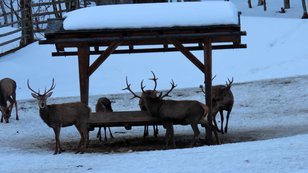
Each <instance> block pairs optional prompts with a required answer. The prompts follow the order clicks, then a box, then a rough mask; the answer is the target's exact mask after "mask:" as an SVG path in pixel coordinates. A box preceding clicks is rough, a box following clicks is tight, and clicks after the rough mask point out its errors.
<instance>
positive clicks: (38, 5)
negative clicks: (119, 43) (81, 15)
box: [0, 0, 84, 57]
mask: <svg viewBox="0 0 308 173" xmlns="http://www.w3.org/2000/svg"><path fill="white" fill-rule="evenodd" d="M7 1H9V2H10V3H9V4H5V2H6V0H1V3H2V4H1V3H0V7H1V8H0V57H1V56H3V55H5V54H7V53H10V52H12V51H15V50H16V49H19V48H21V47H23V46H26V45H27V44H29V43H31V42H33V41H35V40H39V39H40V38H42V36H43V33H44V31H45V29H46V26H47V20H48V19H51V18H62V17H63V15H64V13H66V12H68V11H71V10H74V9H76V8H80V5H79V4H80V1H82V2H84V0H38V1H36V2H32V1H31V0H20V1H19V0H18V1H17V0H7ZM12 2H15V4H12ZM18 2H20V4H19V3H18ZM3 3H4V4H3Z"/></svg>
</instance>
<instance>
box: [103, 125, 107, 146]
mask: <svg viewBox="0 0 308 173" xmlns="http://www.w3.org/2000/svg"><path fill="white" fill-rule="evenodd" d="M104 134H105V138H104V142H105V143H106V142H107V133H106V127H104Z"/></svg>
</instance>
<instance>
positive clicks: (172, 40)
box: [39, 1, 246, 140]
mask: <svg viewBox="0 0 308 173" xmlns="http://www.w3.org/2000/svg"><path fill="white" fill-rule="evenodd" d="M215 8H219V10H215ZM169 9H173V10H171V11H170V10H169ZM213 9H214V10H213ZM96 11H100V12H101V13H103V14H96V13H95V12H96ZM110 11H112V15H110V14H106V13H108V12H110ZM176 11H177V13H176ZM219 11H223V12H224V13H223V14H220V13H219ZM91 12H94V14H92V15H93V16H92V17H90V18H89V17H87V15H89V16H91V14H90V13H91ZM143 13H145V14H143ZM174 13H176V14H174ZM108 15H109V17H108V18H106V16H108ZM170 15H173V16H174V17H170ZM94 16H95V18H96V19H95V20H93V21H92V20H91V18H94ZM123 16H125V17H126V18H128V19H130V20H129V22H127V21H123V19H121V17H123ZM140 16H141V17H140ZM143 16H147V18H146V20H145V19H143V18H142V17H143ZM166 16H169V17H166ZM101 17H103V19H101ZM104 17H105V18H104ZM83 19H84V20H83ZM100 19H101V20H100ZM245 35H246V32H245V31H241V23H240V13H238V11H237V10H236V8H234V5H233V4H232V3H231V2H224V1H219V2H185V3H153V4H151V3H149V4H127V5H120V6H117V5H109V6H99V7H90V8H86V9H81V10H76V11H74V12H73V13H71V14H69V15H68V17H67V18H66V19H54V20H49V21H48V26H47V29H46V31H45V38H46V39H45V40H41V41H40V42H39V43H40V44H54V45H55V47H56V51H55V52H53V53H52V56H77V57H78V63H79V82H80V96H81V102H83V103H86V104H88V98H89V77H90V76H91V75H92V74H93V72H95V70H96V69H97V68H98V67H99V66H100V65H101V64H102V63H103V62H104V61H105V60H106V59H107V58H108V57H109V56H110V55H111V54H128V53H129V54H132V53H149V52H172V51H180V52H182V53H183V54H184V55H185V57H186V58H187V59H188V60H190V61H191V62H192V63H193V64H194V65H195V66H196V67H197V68H198V69H199V70H200V71H201V72H202V73H203V74H204V79H205V80H204V83H205V86H206V99H205V102H206V104H207V105H208V107H209V108H210V109H209V113H210V114H211V111H212V110H211V106H212V102H211V99H210V98H211V92H210V91H211V87H212V80H211V79H212V50H215V49H235V48H246V44H242V43H241V37H242V36H245ZM141 46H146V48H144V47H141ZM66 48H76V51H68V50H66ZM70 50H71V49H70ZM195 50H201V51H203V52H204V57H203V62H201V61H200V60H199V59H198V58H197V57H195V55H194V54H192V53H191V51H195ZM90 55H98V57H97V58H96V60H95V61H94V62H93V63H92V64H90ZM175 63H176V62H175ZM109 114H110V115H109ZM208 121H209V122H211V121H212V117H211V116H208ZM179 123H180V122H179ZM149 124H161V121H160V120H158V119H156V118H153V117H151V116H149V115H148V114H147V113H146V112H140V111H133V112H114V113H108V115H107V114H104V115H103V116H102V114H98V113H93V114H92V115H91V117H90V122H89V126H90V127H91V128H94V127H98V126H125V125H149ZM206 133H207V139H208V140H209V139H211V130H208V131H207V132H206Z"/></svg>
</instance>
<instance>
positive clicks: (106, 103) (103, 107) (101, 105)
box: [95, 97, 113, 142]
mask: <svg viewBox="0 0 308 173" xmlns="http://www.w3.org/2000/svg"><path fill="white" fill-rule="evenodd" d="M95 109H96V112H113V110H112V107H111V101H110V100H109V99H108V98H106V97H101V98H99V99H98V100H97V103H96V106H95ZM108 130H109V134H110V137H111V138H113V135H112V132H111V130H110V127H108ZM104 132H105V138H104V140H105V142H107V134H106V127H104ZM96 136H97V138H98V139H99V141H102V133H101V127H100V128H99V129H98V132H97V135H96Z"/></svg>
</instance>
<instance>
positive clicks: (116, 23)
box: [63, 1, 238, 30]
mask: <svg viewBox="0 0 308 173" xmlns="http://www.w3.org/2000/svg"><path fill="white" fill-rule="evenodd" d="M94 16H95V17H94ZM237 16H238V11H237V8H236V7H235V5H234V4H233V3H232V2H225V1H219V2H186V3H153V4H152V3H149V4H147V3H145V4H123V5H105V6H95V7H89V8H83V9H79V10H75V11H72V12H69V13H67V14H66V18H65V20H64V22H63V28H64V29H65V30H78V29H112V28H116V29H122V28H153V27H158V28H159V27H175V26H210V25H227V24H238V18H237Z"/></svg>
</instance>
